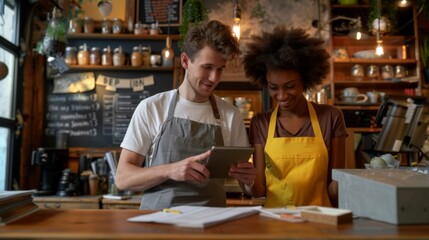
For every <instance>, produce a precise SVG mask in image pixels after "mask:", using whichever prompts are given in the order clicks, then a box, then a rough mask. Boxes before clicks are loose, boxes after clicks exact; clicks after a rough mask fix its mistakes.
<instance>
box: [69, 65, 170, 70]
mask: <svg viewBox="0 0 429 240" xmlns="http://www.w3.org/2000/svg"><path fill="white" fill-rule="evenodd" d="M69 67H70V70H71V71H173V69H174V68H173V67H133V66H122V67H115V66H98V65H96V66H78V65H73V66H69Z"/></svg>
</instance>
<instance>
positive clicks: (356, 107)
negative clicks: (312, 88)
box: [335, 104, 380, 111]
mask: <svg viewBox="0 0 429 240" xmlns="http://www.w3.org/2000/svg"><path fill="white" fill-rule="evenodd" d="M335 106H337V107H338V108H339V109H341V110H373V111H378V109H379V107H380V106H379V105H337V104H336V105H335Z"/></svg>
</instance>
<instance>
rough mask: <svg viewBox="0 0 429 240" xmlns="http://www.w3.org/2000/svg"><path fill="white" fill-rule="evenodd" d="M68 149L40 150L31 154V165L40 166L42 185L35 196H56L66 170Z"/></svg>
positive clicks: (40, 184)
mask: <svg viewBox="0 0 429 240" xmlns="http://www.w3.org/2000/svg"><path fill="white" fill-rule="evenodd" d="M68 155H69V152H68V149H58V148H38V149H36V150H34V151H33V152H32V154H31V165H38V166H40V183H39V187H38V188H37V190H36V191H35V192H34V193H33V195H34V196H48V195H55V194H56V193H57V189H58V183H59V181H60V178H61V175H62V171H63V170H64V169H65V168H66V164H67V159H68Z"/></svg>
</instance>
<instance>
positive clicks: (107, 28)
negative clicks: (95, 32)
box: [101, 18, 112, 34]
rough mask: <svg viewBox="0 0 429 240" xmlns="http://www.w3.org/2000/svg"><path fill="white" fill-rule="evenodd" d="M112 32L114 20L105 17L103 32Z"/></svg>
mask: <svg viewBox="0 0 429 240" xmlns="http://www.w3.org/2000/svg"><path fill="white" fill-rule="evenodd" d="M111 32H112V21H110V19H107V18H103V21H101V33H103V34H109V33H111Z"/></svg>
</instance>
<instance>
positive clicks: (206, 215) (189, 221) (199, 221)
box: [128, 206, 261, 228]
mask: <svg viewBox="0 0 429 240" xmlns="http://www.w3.org/2000/svg"><path fill="white" fill-rule="evenodd" d="M260 208H261V207H260V206H257V207H226V208H221V207H198V206H179V207H173V208H171V209H170V210H175V211H179V212H180V213H174V212H163V211H160V212H155V213H151V214H145V215H140V216H136V217H132V218H129V219H128V221H130V222H155V223H164V224H173V225H176V226H179V227H190V228H204V227H208V226H213V225H216V224H220V223H223V222H227V221H231V220H234V219H238V218H242V217H246V216H250V215H253V214H257V213H258V212H259V211H258V209H260Z"/></svg>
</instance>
